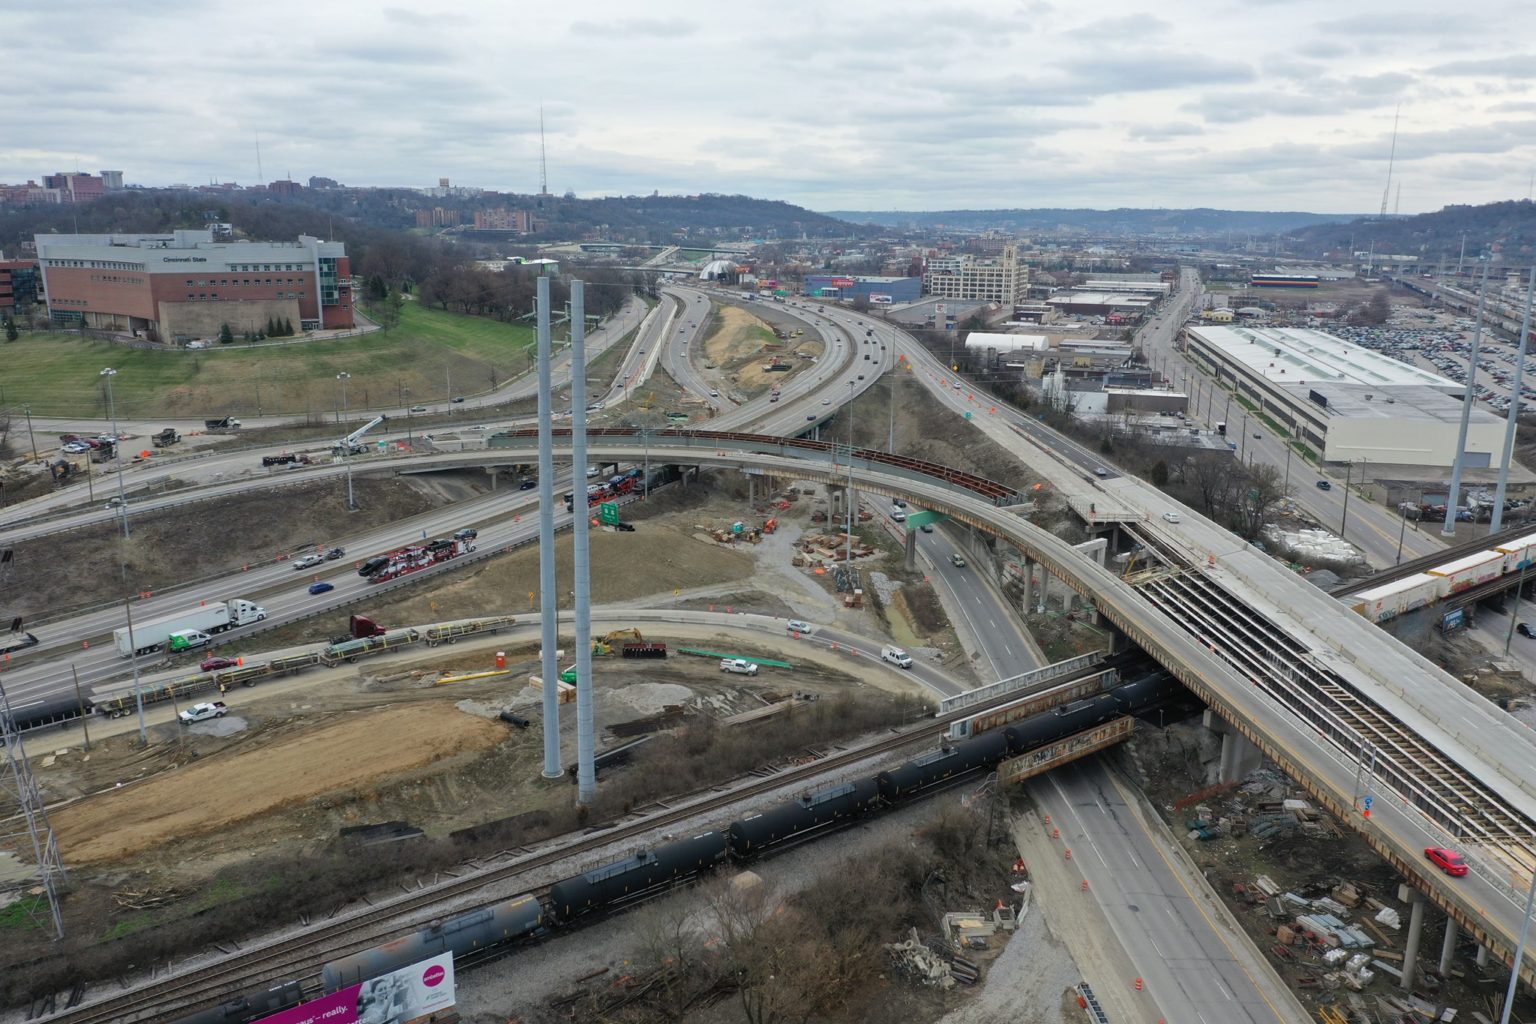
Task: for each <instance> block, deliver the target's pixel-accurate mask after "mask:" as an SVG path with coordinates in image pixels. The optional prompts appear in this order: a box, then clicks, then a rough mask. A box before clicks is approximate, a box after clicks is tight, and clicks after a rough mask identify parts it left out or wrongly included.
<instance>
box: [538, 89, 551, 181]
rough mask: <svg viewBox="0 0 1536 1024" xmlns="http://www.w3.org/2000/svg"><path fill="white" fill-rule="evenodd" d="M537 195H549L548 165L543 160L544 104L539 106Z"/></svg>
mask: <svg viewBox="0 0 1536 1024" xmlns="http://www.w3.org/2000/svg"><path fill="white" fill-rule="evenodd" d="M539 195H541V196H547V195H549V165H548V164H547V163H546V162H545V160H544V104H542V103H540V104H539Z"/></svg>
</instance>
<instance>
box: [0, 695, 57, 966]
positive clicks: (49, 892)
mask: <svg viewBox="0 0 1536 1024" xmlns="http://www.w3.org/2000/svg"><path fill="white" fill-rule="evenodd" d="M0 750H3V751H4V757H5V768H4V772H3V773H0V794H3V797H0V799H4V800H5V802H6V803H9V802H10V801H12V800H14V801H15V802H16V806H17V807H19V808H20V809H21V817H20V822H21V825H20V827H19V828H18V829H17V830H15V831H6V832H0V847H6V848H11V849H21V848H22V846H23V843H22V840H23V838H25V840H26V841H27V842H28V843H30V844H31V849H32V861H33V864H34V865H35V869H36V877H37V880H38V882H39V883H40V887H41V888H42V890H43V893H44V895H45V896H46V897H47V900H48V918H49V920H48V921H47V922H45V921H44V919H43V910H42V907H40V906H38V904H37V901H35V900H23V901H22V902H21V903H20V904H19V905H20V906H21V907H22V908H23V912H24V913H26V914H27V915H28V916H30V917H32V918H33V919H34V920H35V921H36V923H37V925H38V927H40V928H41V927H44V926H45V925H46V924H51V925H52V927H53V934H54V937H55V938H58V939H62V938H63V937H64V918H63V915H62V914H61V913H60V912H59V894H60V892H61V891H62V890H63V889H64V888H65V887H67V886H68V884H69V875H68V874H67V873H66V872H65V871H64V860H63V858H62V857H60V856H59V843H58V840H57V839H56V838H55V837H54V834H53V829H52V828H51V827H49V825H48V809H47V805H46V804H45V803H44V802H43V794H42V792H41V791H40V790H39V789H38V786H37V779H36V778H35V777H34V776H33V775H32V766H31V764H30V763H29V762H28V761H27V751H26V748H25V747H24V746H23V745H22V739H21V734H20V733H19V732H17V730H16V720H15V718H14V717H12V715H11V702H10V698H8V697H7V696H6V695H5V687H3V686H0ZM13 820H15V819H13Z"/></svg>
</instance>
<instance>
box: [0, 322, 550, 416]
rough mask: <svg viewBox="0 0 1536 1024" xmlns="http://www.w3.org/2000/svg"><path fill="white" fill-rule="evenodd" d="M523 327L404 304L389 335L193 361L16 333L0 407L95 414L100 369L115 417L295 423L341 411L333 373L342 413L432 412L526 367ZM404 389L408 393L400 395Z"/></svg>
mask: <svg viewBox="0 0 1536 1024" xmlns="http://www.w3.org/2000/svg"><path fill="white" fill-rule="evenodd" d="M533 343H534V332H533V329H532V328H531V327H524V326H520V325H519V326H513V325H510V324H503V323H497V322H496V321H494V320H483V319H480V318H478V317H468V316H460V315H458V314H455V313H443V312H439V311H437V310H432V309H424V308H422V307H421V306H418V305H416V304H415V303H407V304H406V306H405V308H404V309H403V310H402V312H401V317H400V326H398V327H396V328H395V329H393V330H391V331H387V332H380V333H375V334H366V335H362V336H360V337H355V338H343V339H338V340H335V341H315V342H304V343H300V344H293V345H281V346H269V347H259V346H258V347H248V346H246V345H243V344H240V343H238V342H237V343H236V344H233V345H218V344H215V345H214V346H213V347H212V348H209V349H207V350H205V351H201V352H185V351H151V350H144V349H133V348H127V347H125V346H122V345H115V344H112V343H111V342H105V341H91V340H81V338H80V337H79V336H78V335H73V334H70V333H68V332H57V333H46V332H37V333H31V332H29V333H24V334H22V336H21V338H20V339H19V340H18V341H15V342H10V343H5V342H0V365H3V366H4V368H5V369H4V372H3V374H0V399H3V404H6V405H10V406H11V407H13V408H15V407H17V406H20V405H22V404H30V405H31V406H32V412H33V413H34V414H35V415H38V416H75V415H78V416H101V415H105V413H106V408H107V395H106V387H105V384H104V383H103V381H102V379H101V376H100V374H101V370H102V368H103V367H106V366H111V367H113V368H115V369H116V370H117V371H118V373H117V376H116V377H115V378H114V379H113V383H112V390H113V396H114V398H115V399H116V402H117V415H118V418H119V419H134V418H136V417H150V418H159V417H165V418H187V417H192V418H201V417H203V416H225V415H235V416H241V415H249V416H255V415H260V414H265V415H269V416H270V415H274V414H278V415H282V414H291V415H294V416H303V415H307V414H311V413H315V414H324V413H327V412H329V411H330V410H331V409H333V408H336V407H339V406H340V404H341V391H340V385H339V384H338V383H337V381H336V375H337V374H338V373H340V372H342V371H346V372H347V373H350V374H351V375H352V378H351V380H349V381H348V382H347V404H348V406H349V407H350V408H351V409H353V410H362V409H368V408H385V407H390V406H398V405H401V404H404V402H406V401H408V402H411V403H416V402H421V403H423V404H426V403H432V402H442V401H444V400H445V399H446V398H448V397H450V391H449V389H450V388H451V389H452V391H451V394H453V395H470V394H477V393H479V392H482V391H486V390H489V389H490V388H491V387H492V386H494V385H495V384H501V383H503V382H505V381H506V380H507V378H509V377H512V376H515V375H517V374H520V373H522V372H523V371H524V370H526V369H527V368H528V366H529V362H530V356H529V355H528V354H527V352H528V350H529V349H530V348H531V346H532V345H533ZM406 389H408V390H406Z"/></svg>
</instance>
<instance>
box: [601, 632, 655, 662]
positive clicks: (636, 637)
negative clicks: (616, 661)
mask: <svg viewBox="0 0 1536 1024" xmlns="http://www.w3.org/2000/svg"><path fill="white" fill-rule="evenodd" d="M626 637H627V638H629V639H631V640H633V641H634V642H635V643H638V644H643V643H645V637H643V636H641V635H640V631H639V630H638V629H635V628H634V627H633V626H631V627H630V628H629V629H615V630H614V631H613V632H611V633H608V634H606V635H605V636H603V637H601V638H600V639H597V640H593V641H592V653H593V654H599V655H602V656H603V657H607V656H608V655H610V654H612V653H613V643H614V641H615V640H623V639H625V638H626Z"/></svg>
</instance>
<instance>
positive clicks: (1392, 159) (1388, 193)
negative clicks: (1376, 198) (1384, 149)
mask: <svg viewBox="0 0 1536 1024" xmlns="http://www.w3.org/2000/svg"><path fill="white" fill-rule="evenodd" d="M1402 114H1403V105H1402V104H1401V103H1399V104H1398V105H1397V113H1395V114H1393V115H1392V151H1391V153H1389V154H1388V156H1387V187H1386V188H1384V189H1382V190H1381V219H1382V220H1386V219H1387V200H1388V199H1390V198H1391V197H1392V165H1393V164H1394V163H1396V162H1397V119H1398V118H1399V117H1401V116H1402Z"/></svg>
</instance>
